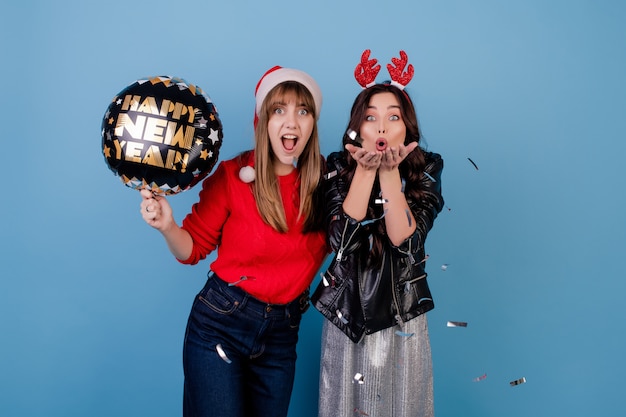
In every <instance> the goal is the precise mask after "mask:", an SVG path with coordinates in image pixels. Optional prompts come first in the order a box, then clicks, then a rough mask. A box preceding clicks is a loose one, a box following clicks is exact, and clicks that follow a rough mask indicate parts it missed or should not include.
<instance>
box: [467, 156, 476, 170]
mask: <svg viewBox="0 0 626 417" xmlns="http://www.w3.org/2000/svg"><path fill="white" fill-rule="evenodd" d="M467 160H468V161H470V162H471V163H472V165H474V168H476V171H478V165H476V164H475V163H474V161H472V158H467Z"/></svg>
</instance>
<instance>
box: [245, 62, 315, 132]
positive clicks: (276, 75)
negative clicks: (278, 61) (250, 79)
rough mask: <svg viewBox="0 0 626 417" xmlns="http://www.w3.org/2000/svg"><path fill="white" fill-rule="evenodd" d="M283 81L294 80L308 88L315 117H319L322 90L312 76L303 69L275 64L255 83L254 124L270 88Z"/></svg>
mask: <svg viewBox="0 0 626 417" xmlns="http://www.w3.org/2000/svg"><path fill="white" fill-rule="evenodd" d="M285 81H296V82H299V83H300V84H302V85H303V86H305V87H306V88H307V90H309V92H310V93H311V95H312V96H313V101H314V102H315V117H316V118H318V119H319V116H320V112H321V110H322V90H320V87H319V86H318V85H317V83H316V82H315V80H314V79H313V77H311V76H310V75H309V74H307V73H306V72H304V71H300V70H297V69H293V68H283V67H280V66H275V67H273V68H270V69H269V70H268V71H267V72H266V73H265V74H263V77H261V79H260V80H259V82H258V83H257V85H256V90H255V92H254V95H255V97H256V107H255V111H254V125H255V126H256V124H257V120H258V116H259V111H261V105H262V104H263V100H265V97H267V94H268V93H269V92H270V90H271V89H272V88H274V87H276V86H277V85H278V84H280V83H282V82H285Z"/></svg>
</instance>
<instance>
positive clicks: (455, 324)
mask: <svg viewBox="0 0 626 417" xmlns="http://www.w3.org/2000/svg"><path fill="white" fill-rule="evenodd" d="M448 327H467V322H464V321H449V322H448Z"/></svg>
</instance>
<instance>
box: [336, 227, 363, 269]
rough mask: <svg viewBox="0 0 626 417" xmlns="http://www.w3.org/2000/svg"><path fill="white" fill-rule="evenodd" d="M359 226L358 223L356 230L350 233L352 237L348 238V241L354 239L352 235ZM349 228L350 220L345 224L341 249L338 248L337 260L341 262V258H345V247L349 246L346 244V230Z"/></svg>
mask: <svg viewBox="0 0 626 417" xmlns="http://www.w3.org/2000/svg"><path fill="white" fill-rule="evenodd" d="M359 227H360V224H357V225H356V228H355V229H354V231H353V232H352V234H351V235H350V238H348V242H350V241H351V240H352V237H353V236H354V234H355V233H356V231H357V230H359ZM347 230H348V221H346V223H345V224H344V226H343V232H342V233H341V243H340V244H339V249H337V261H339V262H341V260H342V259H343V251H344V250H345V248H346V246H347V245H344V243H345V238H346V231H347Z"/></svg>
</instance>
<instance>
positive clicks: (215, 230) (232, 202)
mask: <svg viewBox="0 0 626 417" xmlns="http://www.w3.org/2000/svg"><path fill="white" fill-rule="evenodd" d="M242 163H243V164H244V166H245V165H249V166H252V165H254V153H253V152H249V153H247V154H246V155H244V157H243V162H242ZM240 169H241V165H240V164H239V162H238V161H237V158H234V159H231V160H228V161H224V162H221V163H220V164H219V165H218V167H217V169H216V170H215V172H214V173H213V174H212V175H211V176H210V177H208V178H207V179H205V180H204V182H203V183H202V190H201V191H200V199H199V201H198V202H197V203H195V204H194V205H193V207H192V210H191V213H189V214H188V215H187V216H186V217H185V219H184V220H183V226H182V227H183V229H185V230H187V231H188V232H189V233H190V234H191V237H192V238H193V251H192V253H191V256H190V257H189V258H188V259H186V260H184V261H181V262H182V263H185V264H196V263H198V262H199V261H200V260H202V259H204V258H205V257H206V256H207V255H208V254H209V253H211V252H212V251H213V250H214V249H215V248H216V247H217V258H216V259H215V261H214V262H213V263H212V264H211V270H212V271H213V272H215V273H216V274H217V275H218V276H219V277H220V278H222V279H223V280H224V281H226V282H229V283H233V282H237V281H240V278H241V277H242V276H246V277H248V279H247V280H244V281H241V282H240V283H239V284H237V285H238V286H239V287H240V288H242V289H243V290H245V291H246V292H248V293H249V294H251V295H252V296H254V297H255V298H257V299H259V300H262V301H264V302H267V303H270V304H286V303H289V302H291V301H293V300H294V299H295V298H296V297H298V296H299V295H300V294H302V292H303V291H304V290H305V289H306V288H307V287H308V286H309V285H310V284H311V281H312V280H313V278H314V276H315V274H316V273H317V271H318V269H319V268H320V266H321V264H322V262H323V261H324V257H325V256H326V253H327V247H326V238H325V234H324V233H323V232H314V233H307V234H302V220H300V221H296V220H297V217H298V208H299V187H298V184H299V181H298V171H297V170H293V172H292V173H291V174H289V175H286V176H281V177H278V181H279V183H280V190H281V196H282V199H283V205H284V208H285V215H286V218H287V225H288V227H289V231H288V232H287V233H279V232H277V231H276V230H274V229H273V228H272V227H270V226H268V225H267V224H265V223H264V222H263V220H262V219H261V216H260V215H259V212H258V210H257V207H256V203H255V200H254V195H253V193H252V187H251V184H246V183H244V182H243V181H241V180H240V179H239V170H240Z"/></svg>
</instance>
